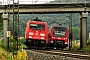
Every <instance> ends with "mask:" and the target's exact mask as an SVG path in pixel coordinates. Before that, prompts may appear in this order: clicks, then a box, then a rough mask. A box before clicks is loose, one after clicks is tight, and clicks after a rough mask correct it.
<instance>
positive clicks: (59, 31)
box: [54, 27, 66, 37]
mask: <svg viewBox="0 0 90 60" xmlns="http://www.w3.org/2000/svg"><path fill="white" fill-rule="evenodd" d="M54 36H58V37H65V36H66V28H64V27H54Z"/></svg>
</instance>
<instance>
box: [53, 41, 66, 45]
mask: <svg viewBox="0 0 90 60" xmlns="http://www.w3.org/2000/svg"><path fill="white" fill-rule="evenodd" d="M54 44H55V45H57V44H58V45H64V44H65V41H63V40H54Z"/></svg>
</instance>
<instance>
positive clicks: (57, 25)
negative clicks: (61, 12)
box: [53, 23, 68, 28]
mask: <svg viewBox="0 0 90 60" xmlns="http://www.w3.org/2000/svg"><path fill="white" fill-rule="evenodd" d="M53 27H64V28H68V26H67V25H65V24H56V23H55V24H53Z"/></svg>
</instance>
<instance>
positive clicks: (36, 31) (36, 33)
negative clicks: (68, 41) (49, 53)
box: [25, 19, 48, 47]
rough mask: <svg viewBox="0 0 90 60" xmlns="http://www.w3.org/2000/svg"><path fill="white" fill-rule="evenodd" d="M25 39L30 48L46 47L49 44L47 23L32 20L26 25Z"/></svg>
mask: <svg viewBox="0 0 90 60" xmlns="http://www.w3.org/2000/svg"><path fill="white" fill-rule="evenodd" d="M25 38H26V43H28V45H29V46H36V47H38V46H39V47H43V46H46V45H47V43H48V24H47V22H43V21H41V20H38V19H34V20H30V21H29V22H28V23H27V25H26V32H25Z"/></svg>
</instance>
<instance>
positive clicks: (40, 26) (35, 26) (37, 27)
mask: <svg viewBox="0 0 90 60" xmlns="http://www.w3.org/2000/svg"><path fill="white" fill-rule="evenodd" d="M30 29H35V30H45V25H44V24H30Z"/></svg>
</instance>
